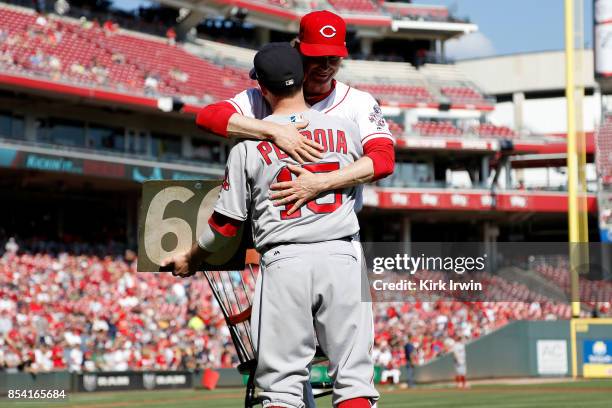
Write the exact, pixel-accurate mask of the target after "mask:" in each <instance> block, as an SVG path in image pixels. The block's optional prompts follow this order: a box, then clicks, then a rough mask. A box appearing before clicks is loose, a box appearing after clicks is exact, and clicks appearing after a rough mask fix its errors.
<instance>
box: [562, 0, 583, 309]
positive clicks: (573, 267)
mask: <svg viewBox="0 0 612 408" xmlns="http://www.w3.org/2000/svg"><path fill="white" fill-rule="evenodd" d="M574 69H575V55H574V0H565V81H566V83H565V97H566V100H567V187H568V224H569V254H570V282H571V302H572V316H573V317H578V316H579V315H580V301H579V292H578V267H579V263H580V256H578V253H577V247H578V243H579V242H580V222H579V213H580V209H579V205H578V167H579V166H578V162H579V158H578V151H577V148H576V147H577V143H576V141H577V139H576V109H575V108H576V107H575V98H574V96H575V93H574V92H575V78H574Z"/></svg>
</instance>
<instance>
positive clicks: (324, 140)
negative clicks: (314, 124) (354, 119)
mask: <svg viewBox="0 0 612 408" xmlns="http://www.w3.org/2000/svg"><path fill="white" fill-rule="evenodd" d="M300 133H301V134H302V135H303V136H304V137H306V138H307V139H310V140H314V141H315V142H317V143H319V144H320V145H321V146H322V147H323V153H327V152H336V153H340V154H344V155H348V154H349V153H348V146H347V144H346V135H345V133H344V131H342V130H340V129H313V130H302V131H300ZM257 150H259V153H260V154H261V156H262V157H263V160H264V162H265V163H266V164H268V165H269V164H272V159H273V158H274V157H272V159H271V158H270V155H273V156H275V157H276V159H277V160H282V159H286V158H287V157H289V156H288V155H287V154H286V153H285V152H283V151H282V150H281V149H279V148H278V147H277V146H276V145H275V144H274V143H271V142H267V141H264V142H260V143H259V144H258V145H257Z"/></svg>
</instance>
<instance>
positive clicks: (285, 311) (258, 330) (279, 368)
mask: <svg viewBox="0 0 612 408" xmlns="http://www.w3.org/2000/svg"><path fill="white" fill-rule="evenodd" d="M254 65H255V68H254V74H255V75H256V78H257V80H258V81H259V84H260V87H261V94H262V95H263V96H264V97H265V98H266V100H267V101H268V103H269V104H270V108H271V115H269V116H267V117H266V118H265V120H266V121H271V122H275V123H282V124H285V123H294V122H302V121H307V123H308V126H307V127H305V128H303V129H302V134H303V135H304V136H305V137H306V138H308V139H311V140H315V141H317V142H318V143H320V144H321V145H322V146H323V150H322V151H321V153H322V156H323V157H322V158H321V159H320V160H318V161H316V162H312V163H307V164H304V165H303V168H307V169H309V170H310V171H312V172H313V173H320V172H331V171H337V170H339V169H342V168H345V167H347V166H349V165H351V164H352V163H354V162H355V161H356V160H358V159H359V157H360V155H361V153H362V151H361V144H360V143H359V138H358V136H357V135H358V134H359V129H358V128H357V126H356V125H355V124H354V123H353V122H351V121H348V120H346V119H344V118H340V117H333V116H332V117H330V116H327V115H325V114H323V113H320V112H318V111H316V110H314V109H309V108H308V106H307V105H306V103H305V101H304V97H303V93H302V82H303V78H304V73H303V68H302V61H301V58H300V55H299V53H298V52H297V50H295V49H294V48H292V47H291V46H290V45H289V43H272V44H268V45H267V46H265V47H264V48H262V50H260V51H259V52H258V53H257V55H256V56H255V59H254ZM289 165H294V166H295V165H297V162H296V161H295V160H294V159H292V158H291V157H289V156H288V155H287V154H286V153H285V152H283V151H282V150H281V149H279V148H278V147H277V146H276V145H274V144H273V143H271V142H269V141H258V140H245V141H242V142H240V143H238V144H237V145H236V146H234V147H233V148H232V150H231V152H230V155H229V159H228V162H227V170H226V178H225V180H224V182H223V185H222V188H221V192H220V195H219V199H218V201H217V204H216V205H215V212H214V214H213V216H211V219H210V220H209V224H210V225H211V227H212V228H211V229H210V230H209V231H208V232H206V233H205V234H204V235H203V236H202V237H200V238H199V240H198V243H197V244H195V245H194V247H193V248H192V249H191V250H190V251H189V252H188V253H187V254H182V255H179V256H177V257H175V258H173V259H172V260H171V262H173V263H174V270H175V273H176V274H177V275H180V276H190V275H192V274H193V273H195V271H196V270H197V267H198V265H199V264H200V262H201V261H202V260H203V259H205V258H206V257H207V256H208V255H209V254H210V253H213V252H215V251H216V250H218V249H219V248H221V247H222V246H223V245H224V244H225V243H226V242H227V240H228V239H229V237H231V236H232V234H235V231H237V230H238V228H239V226H240V223H241V222H244V221H246V220H247V218H250V220H251V224H252V232H253V242H254V244H255V248H256V249H257V250H258V252H259V253H260V254H261V264H260V266H261V269H260V275H259V278H258V281H257V286H256V291H255V296H254V302H253V311H252V317H251V327H252V330H253V333H252V335H253V341H254V344H255V346H256V351H257V369H256V372H255V385H256V386H257V387H259V388H260V389H261V390H262V391H261V392H260V396H261V397H262V398H263V399H264V407H274V408H279V407H288V408H293V407H295V408H303V407H304V406H305V403H304V401H303V400H304V393H305V390H306V385H307V384H308V381H309V370H308V366H309V364H310V362H311V361H312V359H313V357H314V354H315V350H316V344H317V341H318V343H319V345H320V346H321V348H322V349H323V351H324V352H325V354H326V355H327V357H328V358H329V368H328V372H329V375H330V376H331V377H332V378H333V380H334V394H333V404H334V406H335V407H338V408H366V407H367V408H369V407H371V406H373V404H375V402H376V400H377V399H378V397H379V395H378V392H377V391H376V389H375V388H374V385H373V376H374V366H373V362H372V358H371V349H372V343H373V321H372V308H371V305H370V304H369V303H368V302H363V301H362V291H361V282H362V279H361V278H362V276H361V273H362V267H361V262H360V260H361V254H360V246H356V245H354V244H353V240H352V236H354V235H355V234H356V233H357V232H358V231H359V223H358V221H357V216H356V214H355V199H356V197H357V189H356V188H355V187H354V186H352V187H348V188H343V189H335V190H333V191H330V192H327V193H324V194H322V195H320V196H319V197H318V198H317V199H315V200H312V201H309V202H308V203H307V204H306V205H305V206H303V207H302V208H300V209H298V210H296V211H294V212H291V213H290V212H289V208H287V207H285V206H274V205H273V204H272V202H271V200H270V196H269V195H270V185H271V184H273V183H275V182H279V181H281V182H282V181H285V180H288V179H290V178H291V177H292V175H291V171H290V170H289V167H288V166H289ZM354 184H357V182H355V183H354ZM314 333H316V337H315V334H314Z"/></svg>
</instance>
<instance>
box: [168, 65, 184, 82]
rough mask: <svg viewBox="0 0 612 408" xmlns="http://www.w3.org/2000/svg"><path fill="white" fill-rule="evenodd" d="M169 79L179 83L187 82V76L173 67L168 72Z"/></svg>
mask: <svg viewBox="0 0 612 408" xmlns="http://www.w3.org/2000/svg"><path fill="white" fill-rule="evenodd" d="M169 74H170V77H171V78H172V79H174V80H176V81H179V82H187V80H188V79H189V75H187V73H185V72H183V71H181V70H180V69H178V68H176V67H174V68H172V69H171V70H170V72H169Z"/></svg>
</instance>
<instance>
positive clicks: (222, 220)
mask: <svg viewBox="0 0 612 408" xmlns="http://www.w3.org/2000/svg"><path fill="white" fill-rule="evenodd" d="M241 224H242V221H238V220H235V219H233V218H230V217H227V216H225V215H223V214H219V213H218V212H216V211H215V212H213V213H212V215H211V216H210V218H209V219H208V225H210V228H212V229H214V230H215V231H217V232H218V233H219V234H221V235H223V236H224V237H228V238H231V237H235V236H236V234H237V233H238V228H240V225H241Z"/></svg>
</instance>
